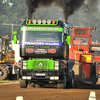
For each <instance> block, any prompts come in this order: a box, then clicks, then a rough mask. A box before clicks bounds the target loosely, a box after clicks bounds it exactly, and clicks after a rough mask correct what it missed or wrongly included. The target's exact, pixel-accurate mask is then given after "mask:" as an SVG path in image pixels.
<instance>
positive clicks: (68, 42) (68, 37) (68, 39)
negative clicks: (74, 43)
mask: <svg viewBox="0 0 100 100" xmlns="http://www.w3.org/2000/svg"><path fill="white" fill-rule="evenodd" d="M66 42H67V44H68V45H70V36H67V39H66Z"/></svg>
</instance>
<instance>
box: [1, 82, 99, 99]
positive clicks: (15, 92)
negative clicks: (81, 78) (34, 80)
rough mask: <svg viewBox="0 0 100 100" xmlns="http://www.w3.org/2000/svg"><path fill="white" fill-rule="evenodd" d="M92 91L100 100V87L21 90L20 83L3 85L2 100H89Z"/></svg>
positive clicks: (80, 86) (78, 85)
mask: <svg viewBox="0 0 100 100" xmlns="http://www.w3.org/2000/svg"><path fill="white" fill-rule="evenodd" d="M90 91H95V92H96V100H100V86H91V85H87V84H83V83H77V84H76V86H75V88H74V89H57V88H56V87H55V88H54V87H44V88H33V87H28V88H19V84H18V83H12V84H1V85H0V100H16V97H17V96H23V97H24V100H88V98H89V94H90Z"/></svg>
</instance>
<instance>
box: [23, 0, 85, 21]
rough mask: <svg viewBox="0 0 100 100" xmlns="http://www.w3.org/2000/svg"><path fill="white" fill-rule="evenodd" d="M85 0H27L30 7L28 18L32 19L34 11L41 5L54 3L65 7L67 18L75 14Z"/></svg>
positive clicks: (46, 5) (47, 5)
mask: <svg viewBox="0 0 100 100" xmlns="http://www.w3.org/2000/svg"><path fill="white" fill-rule="evenodd" d="M83 2H84V0H25V3H26V5H27V7H28V18H29V19H31V18H32V15H33V13H34V12H36V9H37V8H38V7H39V6H44V7H49V6H50V5H51V4H52V3H55V5H56V6H60V7H62V9H63V14H64V17H65V20H66V21H67V19H68V17H69V16H70V15H71V14H73V13H74V12H75V11H76V10H77V9H78V8H79V7H80V6H81V5H82V4H83Z"/></svg>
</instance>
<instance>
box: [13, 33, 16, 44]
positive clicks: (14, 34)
mask: <svg viewBox="0 0 100 100" xmlns="http://www.w3.org/2000/svg"><path fill="white" fill-rule="evenodd" d="M16 35H17V31H14V32H13V41H14V44H17V36H16Z"/></svg>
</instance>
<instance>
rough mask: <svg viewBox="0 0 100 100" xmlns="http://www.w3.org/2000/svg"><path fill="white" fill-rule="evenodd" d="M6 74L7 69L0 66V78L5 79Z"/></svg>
mask: <svg viewBox="0 0 100 100" xmlns="http://www.w3.org/2000/svg"><path fill="white" fill-rule="evenodd" d="M7 76H8V71H7V69H6V68H5V67H4V66H0V80H5V79H6V78H7Z"/></svg>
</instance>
